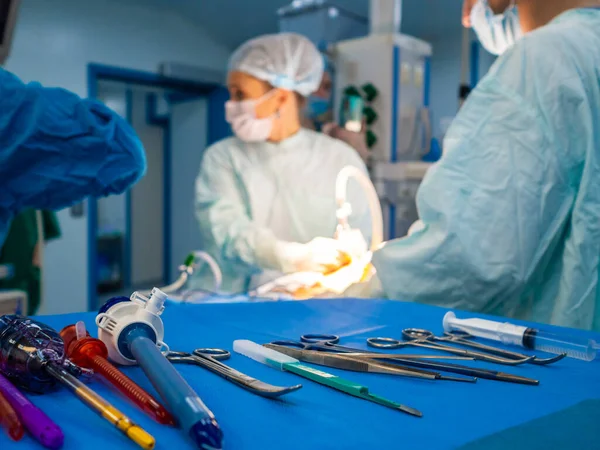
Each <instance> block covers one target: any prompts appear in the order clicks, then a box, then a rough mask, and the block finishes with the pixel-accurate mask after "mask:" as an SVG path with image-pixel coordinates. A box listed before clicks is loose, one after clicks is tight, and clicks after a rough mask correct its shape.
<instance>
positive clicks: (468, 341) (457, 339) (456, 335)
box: [438, 330, 567, 366]
mask: <svg viewBox="0 0 600 450" xmlns="http://www.w3.org/2000/svg"><path fill="white" fill-rule="evenodd" d="M444 335H445V337H438V340H447V341H449V342H453V343H455V344H458V345H464V346H465V347H472V348H476V349H478V350H482V351H484V352H487V353H491V354H493V355H497V356H502V357H504V358H509V359H516V360H519V359H523V358H528V355H524V354H523V353H517V352H512V351H509V350H504V349H501V348H498V347H492V346H491V345H485V344H480V343H478V342H473V339H474V338H475V336H473V335H471V334H469V333H467V332H466V331H459V330H454V331H445V332H444ZM566 356H567V354H566V353H562V354H560V355H556V356H552V357H550V358H538V357H537V356H534V357H533V359H532V360H530V361H528V362H529V363H530V364H536V365H538V366H544V365H547V364H552V363H555V362H556V361H560V360H561V359H563V358H565V357H566Z"/></svg>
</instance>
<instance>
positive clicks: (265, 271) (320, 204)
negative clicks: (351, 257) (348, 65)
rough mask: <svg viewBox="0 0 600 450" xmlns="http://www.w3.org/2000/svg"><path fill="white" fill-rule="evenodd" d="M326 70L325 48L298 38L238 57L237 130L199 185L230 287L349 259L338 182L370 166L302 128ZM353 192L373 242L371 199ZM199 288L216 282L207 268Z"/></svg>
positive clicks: (204, 217)
mask: <svg viewBox="0 0 600 450" xmlns="http://www.w3.org/2000/svg"><path fill="white" fill-rule="evenodd" d="M322 76H323V59H322V57H321V55H320V53H319V52H318V50H317V49H316V47H315V46H314V45H313V44H312V43H311V42H310V41H309V40H308V39H306V38H304V37H303V36H300V35H297V34H290V33H282V34H273V35H266V36H262V37H259V38H256V39H252V40H250V41H248V42H246V43H245V44H243V45H242V46H241V47H240V48H239V49H237V51H236V52H235V53H234V54H233V55H232V57H231V59H230V62H229V73H228V80H227V85H228V88H229V93H230V97H231V98H230V100H229V101H228V102H227V103H226V105H225V109H226V119H227V121H228V122H229V123H230V124H231V127H232V129H233V132H234V134H235V136H234V137H231V138H228V139H225V140H222V141H220V142H218V143H216V144H215V145H213V146H211V147H210V148H209V149H207V150H206V153H205V154H204V157H203V161H202V167H201V170H200V174H199V176H198V179H197V182H196V211H197V217H198V222H199V225H200V230H201V234H202V238H203V244H204V250H206V251H207V252H208V253H209V254H211V255H212V256H213V257H214V258H215V259H216V260H217V262H218V264H219V266H220V268H221V270H222V272H223V274H222V275H223V284H222V290H223V291H226V292H234V293H237V292H244V291H246V290H247V289H249V288H251V287H256V286H258V285H260V284H262V283H264V282H266V281H270V280H272V279H273V278H276V277H278V276H281V275H282V274H284V273H285V274H287V273H295V272H303V271H312V272H323V273H324V272H328V271H332V270H335V269H336V268H338V267H339V266H340V264H342V263H343V261H344V260H345V256H344V255H346V254H347V253H348V251H347V249H346V248H344V245H343V244H342V243H341V242H340V241H337V240H334V239H333V237H334V235H335V230H336V223H337V221H336V203H335V180H336V176H337V174H338V172H339V171H340V170H341V169H342V168H343V167H345V166H354V167H357V168H359V169H360V170H361V171H363V172H365V173H366V168H365V165H364V163H363V162H362V161H361V159H360V157H359V156H358V155H357V154H356V152H355V151H354V150H353V149H352V148H351V147H349V146H348V145H347V144H345V143H343V142H341V141H339V140H337V139H333V138H331V137H329V136H326V135H324V134H322V133H317V132H315V131H310V130H307V129H303V128H301V125H300V121H301V115H302V113H303V111H304V103H305V99H306V97H307V96H309V95H310V94H311V93H312V92H314V91H315V90H317V88H318V87H319V83H320V82H321V78H322ZM356 187H357V184H356V185H354V187H353V188H356ZM349 195H352V199H351V200H350V201H351V203H352V207H353V215H352V219H353V220H354V222H353V223H352V225H353V226H354V227H356V228H358V229H360V230H362V231H363V235H364V236H365V237H366V238H368V236H369V235H370V228H369V226H370V224H369V211H368V206H367V200H366V195H364V194H363V193H362V192H360V189H357V190H356V191H355V192H354V193H352V192H351V193H350V194H349ZM207 277H208V278H207ZM194 284H196V286H199V287H204V288H206V287H207V286H211V285H212V284H211V283H210V276H209V275H208V274H207V273H201V274H200V276H199V278H197V279H196V280H194V282H193V283H192V285H194Z"/></svg>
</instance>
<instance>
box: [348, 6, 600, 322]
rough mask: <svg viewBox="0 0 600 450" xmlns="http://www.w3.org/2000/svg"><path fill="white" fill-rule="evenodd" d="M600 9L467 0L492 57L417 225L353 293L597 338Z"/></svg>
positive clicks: (425, 192)
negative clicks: (580, 330) (374, 275)
mask: <svg viewBox="0 0 600 450" xmlns="http://www.w3.org/2000/svg"><path fill="white" fill-rule="evenodd" d="M599 7H600V2H599V1H582V0H519V1H517V2H516V4H515V2H511V1H510V0H487V1H486V0H476V1H470V0H467V4H466V5H465V11H466V17H465V18H464V22H465V24H466V25H469V26H472V27H473V29H474V31H475V32H476V34H477V35H478V37H479V39H480V41H481V43H482V45H483V46H484V47H485V48H486V49H487V50H489V51H491V52H494V53H497V54H498V55H499V57H498V59H497V61H496V62H495V64H494V65H493V66H492V68H491V69H490V71H489V73H488V74H487V75H486V76H485V77H484V78H483V79H482V80H481V81H480V83H479V84H478V85H477V87H476V88H475V89H474V90H473V92H472V93H471V95H470V97H469V99H468V100H467V101H466V103H465V105H464V106H463V108H462V109H461V111H460V113H459V114H458V116H457V118H456V120H455V121H454V123H453V124H452V126H451V128H450V129H449V131H448V134H447V136H446V139H445V141H444V154H443V157H442V159H441V161H439V163H437V164H436V165H435V166H434V167H432V169H431V170H430V171H429V173H428V174H427V176H426V177H425V179H424V181H423V183H422V185H421V187H420V189H419V192H418V195H417V206H418V212H419V218H420V221H419V223H418V224H416V225H415V226H414V227H413V231H412V233H411V234H410V235H409V236H407V237H405V238H402V239H397V240H393V241H390V242H388V243H387V244H386V245H385V246H384V247H383V248H381V249H380V250H379V251H377V252H376V253H375V254H374V258H373V261H374V265H375V267H376V269H377V278H378V279H377V278H376V279H373V280H372V282H371V283H370V284H369V285H367V286H359V287H356V288H354V293H355V294H358V295H360V293H361V292H359V291H362V294H366V295H369V294H370V295H376V292H374V291H377V289H378V288H382V289H383V292H384V293H385V295H386V296H387V297H389V298H395V299H402V300H408V301H416V302H422V303H428V304H434V305H440V306H444V307H449V308H456V309H463V310H470V311H477V312H481V313H490V314H497V315H502V316H506V317H511V318H519V319H530V320H535V321H539V322H545V323H552V324H556V325H563V326H569V327H578V328H583V329H594V330H600V289H599V284H598V275H599V269H600V181H599V180H600V8H599ZM349 294H350V293H349Z"/></svg>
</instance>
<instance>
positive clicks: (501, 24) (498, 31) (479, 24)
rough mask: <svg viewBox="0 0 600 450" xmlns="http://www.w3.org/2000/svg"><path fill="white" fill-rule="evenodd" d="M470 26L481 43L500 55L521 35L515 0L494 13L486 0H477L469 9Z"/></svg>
mask: <svg viewBox="0 0 600 450" xmlns="http://www.w3.org/2000/svg"><path fill="white" fill-rule="evenodd" d="M471 26H472V27H473V30H474V31H475V34H477V37H478V38H479V42H481V45H482V46H483V47H484V48H485V49H486V50H487V51H488V52H490V53H492V54H494V55H501V54H503V53H504V52H505V51H506V50H508V49H509V48H510V47H512V46H513V45H514V43H515V42H517V40H519V39H520V38H521V36H522V35H523V31H522V30H521V24H520V23H519V13H518V11H517V7H516V6H515V2H514V1H513V2H512V3H511V5H510V6H509V7H508V8H507V9H506V11H504V13H502V14H494V12H493V11H492V9H491V8H490V5H489V4H488V0H479V1H478V2H477V3H476V4H475V6H473V9H472V10H471Z"/></svg>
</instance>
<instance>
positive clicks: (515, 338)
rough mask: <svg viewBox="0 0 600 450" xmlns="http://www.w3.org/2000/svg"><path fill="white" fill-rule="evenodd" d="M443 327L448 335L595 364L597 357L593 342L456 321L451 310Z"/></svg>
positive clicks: (508, 326)
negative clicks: (463, 334) (461, 334)
mask: <svg viewBox="0 0 600 450" xmlns="http://www.w3.org/2000/svg"><path fill="white" fill-rule="evenodd" d="M443 325H444V330H445V331H447V332H451V331H453V330H458V331H462V332H466V333H469V334H470V335H473V336H477V337H481V338H484V339H490V340H493V341H499V342H502V343H503V344H513V345H519V346H521V347H525V348H529V349H534V350H540V351H543V352H548V353H555V354H558V355H563V354H566V355H567V356H569V357H571V358H576V359H581V360H583V361H593V360H594V359H595V358H596V354H597V352H596V349H595V348H594V347H595V346H596V342H595V341H593V340H591V339H585V338H577V337H573V336H567V335H562V334H555V333H549V332H546V331H542V330H537V329H535V328H529V327H523V326H519V325H513V324H511V323H501V322H495V321H492V320H484V319H477V318H472V319H457V318H456V315H455V314H454V313H453V312H452V311H449V312H447V313H446V315H445V316H444V319H443Z"/></svg>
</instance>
